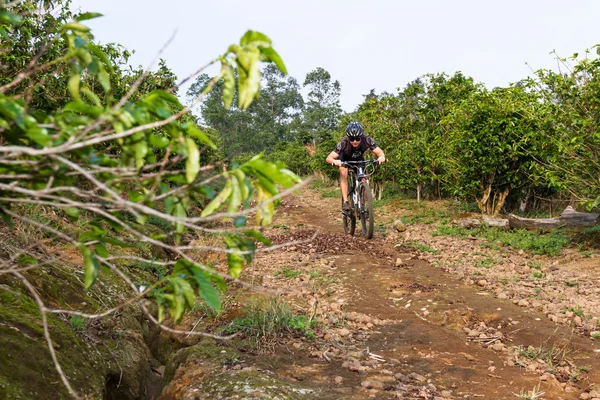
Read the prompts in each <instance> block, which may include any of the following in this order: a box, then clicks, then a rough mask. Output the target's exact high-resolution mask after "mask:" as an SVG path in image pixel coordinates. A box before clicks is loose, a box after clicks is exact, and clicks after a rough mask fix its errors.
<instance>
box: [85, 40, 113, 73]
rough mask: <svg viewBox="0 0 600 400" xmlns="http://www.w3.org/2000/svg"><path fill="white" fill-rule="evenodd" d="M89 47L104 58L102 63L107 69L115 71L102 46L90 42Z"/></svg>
mask: <svg viewBox="0 0 600 400" xmlns="http://www.w3.org/2000/svg"><path fill="white" fill-rule="evenodd" d="M87 47H88V49H89V50H90V51H91V52H92V53H93V54H94V55H95V56H96V57H98V58H99V59H100V60H102V63H103V64H104V66H105V67H106V69H108V70H109V71H110V72H112V71H113V65H112V63H111V62H110V60H109V59H108V56H107V55H106V54H105V53H104V52H103V51H102V50H101V49H100V47H98V46H96V45H95V44H93V43H88V46H87Z"/></svg>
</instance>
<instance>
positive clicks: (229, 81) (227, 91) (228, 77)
mask: <svg viewBox="0 0 600 400" xmlns="http://www.w3.org/2000/svg"><path fill="white" fill-rule="evenodd" d="M223 68H224V74H223V102H224V105H225V108H229V107H230V106H231V102H232V101H233V95H234V93H235V75H234V74H233V68H232V67H231V65H229V64H226V65H225V66H224V67H223Z"/></svg>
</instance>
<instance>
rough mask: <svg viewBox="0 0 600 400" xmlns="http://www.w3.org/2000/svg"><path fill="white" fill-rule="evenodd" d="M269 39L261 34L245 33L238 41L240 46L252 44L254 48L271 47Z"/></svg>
mask: <svg viewBox="0 0 600 400" xmlns="http://www.w3.org/2000/svg"><path fill="white" fill-rule="evenodd" d="M271 43H272V42H271V39H269V37H268V36H267V35H265V34H264V33H261V32H257V31H252V30H249V31H247V32H246V33H245V34H244V36H242V38H241V39H240V46H247V45H249V44H253V45H255V46H265V47H270V46H271Z"/></svg>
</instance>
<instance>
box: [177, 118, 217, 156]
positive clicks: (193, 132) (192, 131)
mask: <svg viewBox="0 0 600 400" xmlns="http://www.w3.org/2000/svg"><path fill="white" fill-rule="evenodd" d="M185 130H186V132H187V134H188V135H190V136H191V137H194V138H196V139H198V140H199V141H200V142H201V143H204V144H206V145H208V147H210V148H211V149H213V150H216V149H217V146H216V145H215V144H214V143H213V142H212V141H211V140H210V139H209V138H208V136H206V135H205V134H204V132H202V131H201V130H200V129H198V128H197V127H196V126H194V125H191V124H189V125H187V126H186V127H185Z"/></svg>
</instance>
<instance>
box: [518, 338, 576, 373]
mask: <svg viewBox="0 0 600 400" xmlns="http://www.w3.org/2000/svg"><path fill="white" fill-rule="evenodd" d="M567 346H568V343H567V342H563V344H553V345H551V346H547V345H540V347H537V348H536V347H533V346H527V347H523V346H517V347H516V348H515V349H516V351H517V354H519V355H520V356H522V357H525V358H528V359H530V360H536V359H540V360H544V362H545V363H546V364H548V365H549V366H550V367H552V366H554V365H557V364H558V363H560V362H561V361H562V360H563V359H564V358H565V356H566V355H567V353H568V352H569V350H568V348H567Z"/></svg>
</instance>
